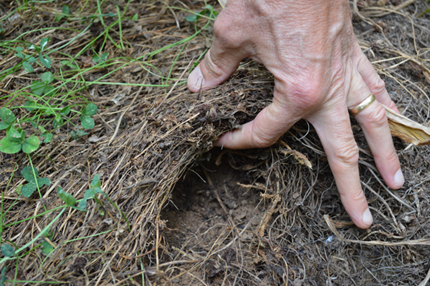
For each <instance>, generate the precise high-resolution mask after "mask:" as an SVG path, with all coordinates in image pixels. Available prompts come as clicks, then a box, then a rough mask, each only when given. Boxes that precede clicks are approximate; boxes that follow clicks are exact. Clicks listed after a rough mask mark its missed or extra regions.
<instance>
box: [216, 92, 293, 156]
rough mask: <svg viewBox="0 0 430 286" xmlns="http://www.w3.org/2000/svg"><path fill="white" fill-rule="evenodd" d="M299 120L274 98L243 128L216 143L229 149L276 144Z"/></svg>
mask: <svg viewBox="0 0 430 286" xmlns="http://www.w3.org/2000/svg"><path fill="white" fill-rule="evenodd" d="M296 121H297V119H296V117H295V116H294V113H293V112H291V111H290V110H289V109H288V108H285V107H284V106H282V104H280V103H278V102H277V101H276V100H274V102H273V103H271V104H270V105H268V106H267V107H266V108H264V109H263V110H262V111H261V112H260V113H259V114H258V115H257V117H256V118H255V119H254V120H253V121H250V122H248V123H246V124H245V125H243V126H242V128H240V129H237V130H234V131H230V132H227V133H225V134H224V135H222V136H221V137H220V138H218V140H217V141H215V143H214V145H215V146H218V147H225V148H229V149H248V148H264V147H268V146H270V145H272V144H274V143H275V142H276V141H277V140H278V139H279V137H281V136H282V135H283V134H284V133H285V132H286V131H287V130H288V129H290V127H291V126H292V125H293V124H294V123H295V122H296Z"/></svg>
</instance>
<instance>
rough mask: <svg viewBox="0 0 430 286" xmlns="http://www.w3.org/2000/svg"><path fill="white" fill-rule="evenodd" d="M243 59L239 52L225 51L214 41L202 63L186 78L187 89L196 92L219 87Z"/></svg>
mask: <svg viewBox="0 0 430 286" xmlns="http://www.w3.org/2000/svg"><path fill="white" fill-rule="evenodd" d="M243 58H245V56H244V55H243V54H242V52H241V51H238V50H236V49H235V50H232V49H226V48H225V47H223V46H222V45H220V44H219V41H217V40H216V39H215V41H214V44H213V45H212V47H211V48H210V50H209V51H208V52H207V53H206V55H205V57H204V59H203V61H202V62H201V63H200V64H199V65H198V66H197V67H196V68H195V69H194V70H193V72H192V73H191V74H190V76H189V77H188V88H189V89H190V90H191V91H192V92H197V91H199V90H200V89H203V90H205V89H209V88H212V87H215V86H217V85H219V84H220V83H222V82H224V81H225V80H227V79H228V78H229V77H230V76H231V75H232V74H233V73H234V72H235V71H236V70H237V67H238V66H239V63H240V61H241V60H242V59H243Z"/></svg>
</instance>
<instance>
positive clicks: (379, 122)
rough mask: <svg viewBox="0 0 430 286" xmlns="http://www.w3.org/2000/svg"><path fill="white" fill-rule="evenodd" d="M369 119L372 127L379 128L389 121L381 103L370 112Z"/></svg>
mask: <svg viewBox="0 0 430 286" xmlns="http://www.w3.org/2000/svg"><path fill="white" fill-rule="evenodd" d="M367 120H368V121H369V123H370V124H371V125H372V127H371V128H377V129H380V128H383V127H385V126H386V124H387V122H388V119H387V115H386V114H385V109H384V108H383V107H382V106H381V105H380V104H378V106H377V107H376V108H374V109H373V110H372V111H371V112H370V114H369V115H368V116H367Z"/></svg>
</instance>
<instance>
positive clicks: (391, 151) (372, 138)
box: [348, 72, 404, 189]
mask: <svg viewBox="0 0 430 286" xmlns="http://www.w3.org/2000/svg"><path fill="white" fill-rule="evenodd" d="M360 82H361V84H360ZM357 83H358V84H357ZM369 94H370V90H369V89H368V87H367V86H366V84H364V82H363V81H362V80H361V76H360V75H359V74H358V72H356V74H355V75H354V76H353V84H352V86H351V91H350V95H349V98H353V99H352V102H354V103H353V104H352V105H350V104H348V105H349V106H355V105H357V104H359V103H360V102H362V101H363V100H364V99H366V98H367V96H368V95H369ZM363 95H364V96H363ZM357 100H359V102H357ZM349 102H351V99H350V100H349ZM355 119H356V120H357V122H358V123H359V124H360V126H361V127H362V129H363V132H364V135H365V136H366V140H367V143H368V144H369V148H370V150H371V152H372V155H373V157H374V159H375V164H376V167H377V168H378V170H379V172H380V174H381V176H382V177H383V178H384V180H385V182H386V183H387V185H388V186H389V187H390V188H393V189H398V188H400V187H402V186H403V183H404V178H403V174H402V171H401V168H400V162H399V158H398V156H397V153H396V150H395V148H394V144H393V139H392V137H391V132H390V127H389V125H388V120H387V117H386V115H385V109H384V108H383V107H382V106H381V104H379V102H378V101H374V102H373V103H372V104H370V105H369V106H368V107H367V108H365V109H364V110H362V111H361V112H360V113H358V114H357V115H355Z"/></svg>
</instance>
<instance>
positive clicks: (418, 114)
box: [0, 0, 430, 285]
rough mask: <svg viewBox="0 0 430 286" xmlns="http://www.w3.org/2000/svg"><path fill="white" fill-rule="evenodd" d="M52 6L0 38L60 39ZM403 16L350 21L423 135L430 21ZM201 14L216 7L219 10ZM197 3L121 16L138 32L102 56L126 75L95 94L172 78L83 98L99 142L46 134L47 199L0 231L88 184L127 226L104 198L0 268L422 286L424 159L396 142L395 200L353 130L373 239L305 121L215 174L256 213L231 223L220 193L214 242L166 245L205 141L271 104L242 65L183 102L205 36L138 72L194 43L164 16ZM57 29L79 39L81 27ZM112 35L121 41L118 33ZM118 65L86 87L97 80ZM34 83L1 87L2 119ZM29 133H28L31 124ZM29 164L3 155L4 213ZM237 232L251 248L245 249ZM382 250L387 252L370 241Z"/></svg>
mask: <svg viewBox="0 0 430 286" xmlns="http://www.w3.org/2000/svg"><path fill="white" fill-rule="evenodd" d="M59 2H61V1H56V2H54V3H49V4H43V3H41V4H36V3H35V4H34V7H33V8H34V9H33V10H31V9H29V10H27V11H25V12H18V13H17V15H19V16H18V17H15V18H14V19H12V18H10V20H8V21H10V23H9V25H8V26H6V27H4V28H5V31H4V32H3V33H2V34H0V36H2V37H3V39H14V38H15V37H17V36H18V35H20V34H23V33H24V32H25V31H27V30H28V29H32V27H36V26H37V27H40V28H42V27H50V26H55V25H58V24H56V22H55V21H54V18H55V14H56V13H58V12H59V11H61V7H62V4H63V3H59ZM401 2H402V1H397V0H396V1H394V0H392V1H391V2H390V1H370V0H368V1H366V0H360V1H353V3H351V5H352V7H353V14H354V15H353V17H354V18H353V21H354V25H355V28H356V34H357V37H358V39H359V42H360V44H361V45H362V48H363V49H368V50H367V52H366V53H367V55H368V56H369V58H370V59H371V61H373V63H374V65H375V68H376V69H377V70H378V72H379V73H380V74H381V76H382V77H383V79H384V80H385V82H386V85H387V89H388V91H389V93H390V94H391V96H392V98H393V100H394V101H395V102H396V104H397V106H398V107H399V110H400V111H401V112H402V113H403V114H404V115H405V116H407V117H409V118H411V119H413V120H415V121H417V122H421V123H423V122H428V121H429V114H430V109H429V106H430V104H429V98H428V95H429V91H430V89H429V83H430V78H429V75H430V70H429V59H430V52H429V51H430V29H429V27H430V16H429V15H428V14H426V15H424V16H422V17H420V18H416V16H417V15H419V14H420V13H421V12H422V11H424V10H425V9H427V8H428V7H427V3H426V2H425V1H407V2H408V3H407V4H408V5H403V6H405V7H401V8H395V7H398V6H395V7H394V8H393V7H392V6H391V4H393V5H401V4H402V3H401ZM210 4H211V5H213V6H214V7H217V6H216V5H217V3H216V1H213V2H211V3H210ZM15 5H16V4H14V3H12V4H11V5H9V4H5V3H0V12H1V15H6V14H8V13H9V12H11V11H12V10H13V9H15V8H17V7H16V6H15ZM67 5H69V6H70V7H77V8H78V7H80V5H83V4H82V1H67ZM91 5H92V6H91ZM116 5H118V6H119V9H124V7H125V6H126V3H124V2H122V1H118V2H115V3H113V2H112V1H106V3H103V4H102V5H101V9H102V11H103V12H106V13H109V12H111V11H117V10H116V9H117V7H116ZM204 5H205V4H204V3H203V2H202V1H167V2H161V1H160V2H152V1H145V3H140V4H138V3H130V4H129V5H128V6H127V7H128V12H127V15H128V16H132V15H134V14H135V13H138V14H139V18H138V20H135V21H131V20H127V21H124V22H123V23H122V27H121V28H122V37H123V38H124V39H126V41H127V43H128V44H127V48H126V49H125V50H124V51H121V50H118V49H116V48H115V47H114V46H113V45H112V44H110V42H109V41H108V42H107V45H106V49H105V50H106V51H107V52H108V53H109V58H115V57H119V56H123V57H127V58H129V59H130V61H129V62H128V63H127V65H125V66H124V67H123V68H122V69H121V70H120V71H118V72H116V73H113V74H112V75H110V77H108V78H105V79H104V80H103V82H107V83H118V82H120V83H137V84H144V85H145V84H152V85H157V84H161V79H160V76H159V73H158V71H156V70H155V69H153V67H156V68H157V69H158V70H159V72H161V74H163V75H164V76H167V74H169V70H170V68H171V67H172V66H173V68H172V74H171V78H172V80H170V81H168V82H169V83H170V86H169V87H167V88H165V87H157V86H142V87H140V86H134V87H130V86H127V85H125V86H124V85H115V84H112V85H111V84H91V85H88V86H87V87H86V88H85V89H83V90H82V91H81V93H82V94H81V95H82V96H85V97H86V98H87V99H88V100H89V101H91V102H95V103H96V104H97V105H98V106H99V109H100V110H101V112H100V113H99V114H98V115H97V117H96V128H95V129H94V130H92V131H91V134H89V135H88V136H86V137H84V138H81V139H79V140H76V141H75V140H73V139H72V138H70V135H68V134H69V133H68V132H70V131H71V130H72V129H73V126H71V125H65V126H63V127H62V128H61V129H59V130H58V131H57V133H56V134H55V135H54V144H46V145H45V146H44V147H43V148H41V149H39V150H38V151H37V152H36V154H33V155H32V161H33V164H34V165H35V166H36V167H37V168H38V169H39V172H40V174H41V175H43V176H46V177H49V179H50V180H51V181H52V182H53V184H52V185H51V186H50V187H49V188H45V189H42V198H39V197H38V195H37V194H35V195H33V196H32V197H31V198H30V199H25V198H22V197H20V198H19V201H18V203H16V204H15V205H14V206H13V207H12V208H11V210H10V211H9V212H8V214H7V216H6V217H5V223H7V224H11V223H13V222H15V221H18V220H21V219H23V218H26V217H31V216H34V215H37V214H40V213H42V212H43V211H44V209H43V205H45V206H47V207H48V209H52V208H55V207H57V206H60V205H63V204H64V203H63V202H62V201H61V199H60V198H59V197H58V195H57V193H56V187H57V186H61V187H62V188H63V189H64V190H65V191H67V192H68V193H71V194H73V195H74V196H75V197H77V198H82V197H83V195H84V191H85V190H86V189H88V185H89V182H90V181H91V179H92V178H93V176H94V175H95V174H99V175H100V176H101V178H102V189H103V191H104V192H105V193H106V194H107V195H108V196H109V198H110V199H111V200H112V201H113V202H114V203H115V204H116V205H117V206H118V207H119V209H121V210H122V212H123V213H124V215H125V217H126V218H127V221H126V220H125V219H124V217H123V215H122V214H121V213H120V212H119V211H118V210H117V209H116V208H115V207H114V206H113V205H112V204H111V203H110V202H109V201H108V200H107V199H105V198H104V197H100V201H102V205H101V206H99V205H97V204H96V203H95V202H93V201H91V202H88V204H89V205H88V208H87V209H88V211H87V212H86V213H84V212H80V211H77V210H74V209H70V208H69V209H67V210H66V211H65V212H64V213H63V214H62V215H61V218H60V219H59V220H57V221H56V222H55V223H54V224H53V225H52V226H51V228H50V229H51V232H52V233H53V234H54V235H53V236H52V239H48V238H45V241H47V240H49V241H48V242H49V243H50V244H51V245H52V246H53V247H54V249H55V250H54V252H52V253H51V254H50V255H48V256H46V255H45V254H43V253H42V252H41V250H40V248H36V249H32V248H31V247H29V248H28V249H27V251H29V253H27V255H25V256H23V257H22V258H19V259H18V262H16V260H11V261H8V262H6V263H5V265H6V266H7V269H8V272H7V273H6V274H7V277H8V279H13V278H14V277H16V279H17V280H32V281H56V282H59V283H61V284H63V285H65V284H71V285H143V283H144V285H163V284H165V285H287V284H289V285H418V284H420V283H421V282H422V281H424V279H426V275H427V272H428V271H429V268H430V265H429V263H428V256H429V255H430V252H429V249H428V247H426V246H425V245H427V244H428V243H427V242H428V239H429V231H430V225H429V220H428V217H429V215H430V205H429V203H430V201H429V197H430V196H429V195H430V184H429V178H430V176H429V171H428V170H429V165H430V163H429V162H430V161H429V156H428V154H429V152H428V151H429V147H426V146H419V147H415V146H412V147H410V148H406V147H407V146H408V144H406V143H403V142H402V141H400V140H399V139H395V146H396V149H397V150H398V154H399V157H400V160H401V163H402V166H403V172H404V175H405V179H406V183H405V187H403V188H402V189H401V190H398V191H392V190H390V189H388V187H387V186H386V185H385V184H384V183H383V181H382V179H381V178H380V176H379V174H378V172H377V170H376V168H375V166H374V163H373V159H372V156H371V154H370V151H369V149H368V147H367V145H366V142H365V139H364V135H363V134H362V132H361V130H360V127H359V126H358V125H357V124H356V123H354V122H353V129H354V132H355V134H356V141H357V142H358V144H359V146H360V151H361V152H360V174H361V179H362V182H363V189H364V191H365V193H366V196H367V198H368V200H369V205H370V207H371V211H372V213H373V215H374V225H373V226H372V228H371V229H369V230H359V229H357V228H356V227H355V226H353V225H352V224H351V223H350V219H349V217H348V216H347V214H346V212H345V211H344V209H343V207H342V206H341V203H340V200H339V197H338V194H337V190H336V186H335V184H334V181H333V178H332V175H331V173H330V170H329V167H328V163H327V160H326V158H325V155H324V152H323V150H322V147H321V145H320V143H319V140H318V138H317V135H316V133H315V132H314V130H313V129H312V128H311V127H310V126H308V125H307V124H306V122H299V123H298V124H296V126H294V127H293V128H292V129H291V130H290V132H288V133H287V134H286V135H285V136H284V137H282V138H281V139H280V141H279V142H278V143H277V144H276V145H275V146H273V147H271V148H267V149H264V150H248V151H242V152H237V151H236V152H228V151H223V152H221V153H220V154H219V158H218V160H219V162H221V161H224V162H226V161H229V162H230V163H231V162H234V166H235V168H238V169H241V172H242V174H244V175H243V176H244V179H243V180H241V181H240V182H237V183H239V184H240V186H241V190H242V191H243V192H244V193H245V192H249V191H251V190H252V191H255V192H256V193H257V194H259V195H260V198H261V201H260V204H258V206H257V207H256V208H258V210H259V212H258V213H259V215H257V216H256V217H252V220H251V217H249V220H248V221H244V222H240V223H239V221H235V218H234V217H232V216H228V213H229V211H231V210H232V208H234V207H233V206H230V205H229V204H227V203H226V201H225V200H226V199H225V197H223V196H222V194H221V195H220V194H219V193H215V195H214V196H213V198H212V199H213V200H214V201H215V202H217V203H219V204H220V205H221V206H222V208H224V209H225V211H226V219H225V223H223V224H220V225H219V235H218V236H215V237H214V238H213V241H211V240H210V239H209V240H204V239H208V238H205V236H204V235H203V234H201V233H200V232H199V233H189V234H188V235H189V238H190V239H191V238H192V239H194V240H193V241H194V244H193V245H192V246H191V245H184V246H183V245H172V244H171V243H170V244H169V242H168V240H166V238H165V235H166V233H167V231H168V229H167V227H166V221H165V219H164V218H163V211H164V208H165V207H166V205H168V204H174V203H175V201H174V200H172V191H173V188H174V187H175V185H176V184H177V182H178V181H179V180H180V179H181V178H182V177H183V176H184V174H186V173H187V172H188V171H189V170H190V168H191V167H192V166H193V165H195V164H196V162H199V158H202V156H203V158H204V156H206V155H205V152H207V151H209V150H211V148H212V142H213V140H214V139H216V138H217V137H218V136H219V135H220V134H222V133H223V132H225V131H227V130H231V129H234V128H237V127H238V126H240V125H241V124H243V123H245V122H247V121H249V120H251V119H252V118H253V117H254V116H255V115H256V114H257V113H258V112H259V111H260V110H261V109H262V108H264V106H266V105H267V104H269V103H270V101H271V93H272V89H273V85H272V77H271V76H270V75H269V74H268V73H267V72H266V71H265V70H264V68H263V67H262V66H259V65H257V64H255V63H252V62H250V61H245V62H244V63H243V65H241V67H240V68H239V70H238V72H236V73H235V75H234V76H233V77H232V78H231V79H229V80H228V81H227V82H226V83H225V84H223V85H222V86H219V87H217V88H215V89H213V90H210V91H205V92H200V93H198V94H192V93H190V92H189V91H188V90H187V89H186V85H185V84H184V83H183V82H184V80H185V79H186V76H187V74H188V70H189V69H190V67H191V66H192V63H193V62H194V61H195V60H196V59H197V58H199V56H200V55H201V54H202V53H204V52H205V51H206V49H207V47H208V46H209V45H210V41H209V40H208V39H210V38H211V35H212V31H211V28H210V26H209V28H206V29H203V30H202V31H201V32H200V33H199V34H198V35H197V36H196V37H195V38H193V39H191V40H190V41H188V42H187V43H186V44H185V45H178V46H174V47H172V48H167V49H165V50H164V51H162V52H160V53H158V54H156V55H155V56H153V57H147V58H144V59H143V60H142V61H138V62H134V61H133V60H131V59H133V58H137V57H139V56H142V55H144V54H148V53H150V52H152V51H155V50H157V49H160V48H163V47H166V46H168V45H170V44H172V43H175V42H178V41H180V40H183V39H187V38H188V37H190V36H191V35H193V34H194V32H195V30H194V23H190V22H187V21H185V20H184V18H185V17H187V16H188V15H189V13H188V12H185V11H182V10H175V9H173V8H172V7H180V8H184V9H190V10H193V11H197V12H199V11H201V10H202V9H203V7H204ZM88 7H97V2H96V1H89V5H88ZM77 8H76V9H77ZM72 10H73V9H72ZM88 10H89V11H88V13H94V11H93V10H91V9H88ZM90 10H91V11H90ZM219 10H220V9H219ZM72 12H73V11H72ZM83 13H84V14H85V13H86V12H83ZM90 15H91V14H89V15H87V16H90ZM106 21H108V20H106ZM204 21H206V20H205V19H201V20H199V21H198V22H197V24H196V25H197V27H198V28H202V27H203V26H204V24H205V22H204ZM62 25H63V27H68V28H73V29H75V30H79V31H82V30H83V29H84V23H81V21H73V20H70V21H68V22H64V23H63V24H62ZM103 30H104V28H103V26H102V25H101V24H100V22H94V24H93V26H92V27H91V29H90V30H88V32H87V33H85V34H84V35H83V36H82V37H79V38H77V39H76V41H75V42H74V43H73V44H72V45H71V46H68V47H67V48H66V49H65V50H62V51H61V52H62V53H67V54H73V53H74V52H75V50H77V49H78V48H79V47H81V46H84V45H86V44H88V43H89V41H90V40H91V38H92V36H93V35H97V34H98V33H102V32H103ZM77 33H78V32H76V31H74V30H61V29H57V30H54V31H52V32H50V34H49V35H50V36H51V37H52V38H53V39H54V44H55V43H58V42H60V41H62V40H64V39H70V38H72V37H74V36H76V35H77ZM110 35H111V37H112V38H113V39H114V40H116V41H117V40H119V31H118V27H113V28H112V32H111V33H110ZM43 36H44V34H43V32H42V31H40V32H38V33H30V34H27V35H25V36H24V38H23V40H25V41H27V42H37V41H38V40H40V38H42V37H43ZM97 44H99V43H95V45H97ZM369 48H370V49H369ZM52 56H53V58H54V59H55V60H54V61H53V62H54V65H53V69H58V68H59V66H58V64H56V63H59V62H60V60H61V54H60V53H57V54H53V55H52ZM90 56H92V55H91V54H90V53H86V54H83V55H82V56H81V57H80V58H79V60H80V61H81V62H79V64H80V65H86V64H89V63H88V62H86V61H85V60H86V59H87V57H90ZM1 57H2V58H0V64H1V65H5V66H6V67H8V66H10V65H13V64H15V63H16V62H17V61H18V59H16V58H11V57H12V55H5V54H2V55H1ZM143 62H145V63H148V64H150V65H151V66H149V65H144V64H142V63H143ZM172 63H174V65H172ZM122 64H124V62H123V61H122V62H118V63H117V64H116V65H111V66H108V67H102V68H98V69H95V70H91V71H89V72H87V73H84V74H83V75H82V76H83V77H84V78H85V80H86V81H88V82H92V81H95V80H96V79H97V78H99V77H101V76H103V75H104V74H106V73H107V72H108V71H110V70H112V69H114V68H115V67H118V66H120V65H122ZM43 71H44V70H43V68H39V70H38V71H36V72H40V73H41V72H43ZM66 76H69V77H72V76H73V74H70V75H66ZM33 77H36V75H35V74H26V73H25V72H23V71H22V70H17V71H16V72H15V73H14V74H13V75H11V76H8V77H6V78H5V79H4V80H3V81H2V82H0V94H1V96H2V97H1V98H2V99H1V101H2V103H1V106H4V105H5V104H6V103H7V102H6V101H5V99H4V98H5V96H6V95H7V94H9V93H11V92H14V91H16V90H18V89H20V88H22V87H24V86H26V85H28V84H29V81H30V80H31V78H33ZM121 98H123V99H121ZM114 99H115V100H114ZM22 100H23V99H21V98H20V97H17V98H16V99H14V101H13V102H12V104H15V106H16V105H19V104H22V102H20V101H22ZM116 102H117V103H116ZM9 104H11V103H9ZM14 112H17V113H19V112H26V111H25V110H24V109H16V110H15V111H14ZM26 128H27V129H28V130H29V131H30V130H31V126H26ZM1 132H3V131H1ZM0 136H3V134H2V133H0ZM219 162H218V163H219ZM28 164H29V162H28V159H27V157H25V156H23V155H21V154H17V155H5V154H0V179H1V181H0V187H1V189H2V192H3V198H4V208H5V209H7V208H8V207H9V206H10V205H11V203H12V202H13V201H14V199H15V198H17V193H16V188H17V187H18V186H19V185H20V184H21V183H22V182H23V180H22V178H21V177H20V176H19V174H20V170H21V169H22V168H23V167H24V166H27V165H28ZM310 167H312V168H310ZM196 168H199V167H196ZM12 174H13V179H12V181H11V183H10V184H9V179H10V177H11V176H12ZM234 183H236V182H234ZM181 211H183V210H181V209H179V210H178V212H181ZM59 212H60V211H56V212H52V213H50V214H49V215H44V216H40V217H37V218H34V219H31V220H28V221H26V222H24V223H20V224H16V225H12V226H9V227H8V228H6V229H4V230H3V233H2V240H3V241H6V240H8V241H10V242H13V243H14V244H15V245H17V246H18V247H21V246H23V245H25V244H26V243H27V242H28V241H31V239H33V238H34V237H35V236H37V235H38V234H39V233H40V231H41V230H42V229H43V228H44V227H46V226H47V225H48V224H49V223H50V222H51V221H52V220H53V219H54V217H55V216H57V215H58V214H59ZM255 219H257V221H256V222H255ZM330 228H331V229H330ZM334 228H336V232H334ZM245 234H246V235H247V239H242V238H243V236H244V235H245ZM78 238H81V239H78ZM185 240H187V238H185V239H184V240H182V241H185ZM170 241H172V240H170ZM376 241H379V242H381V243H377V244H376V243H369V242H376ZM384 242H385V243H386V244H385V245H384ZM412 242H415V243H412ZM417 242H418V243H417ZM420 242H423V243H420ZM375 244H376V245H375ZM35 246H37V245H36V244H35V245H33V246H32V247H35ZM16 265H18V267H17V268H16ZM423 285H424V284H423Z"/></svg>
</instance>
